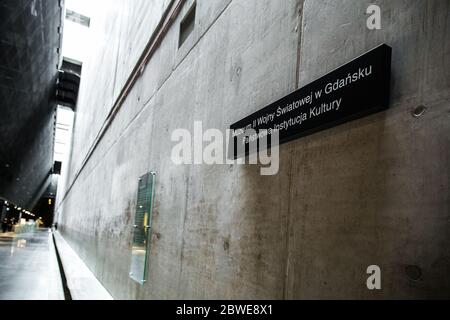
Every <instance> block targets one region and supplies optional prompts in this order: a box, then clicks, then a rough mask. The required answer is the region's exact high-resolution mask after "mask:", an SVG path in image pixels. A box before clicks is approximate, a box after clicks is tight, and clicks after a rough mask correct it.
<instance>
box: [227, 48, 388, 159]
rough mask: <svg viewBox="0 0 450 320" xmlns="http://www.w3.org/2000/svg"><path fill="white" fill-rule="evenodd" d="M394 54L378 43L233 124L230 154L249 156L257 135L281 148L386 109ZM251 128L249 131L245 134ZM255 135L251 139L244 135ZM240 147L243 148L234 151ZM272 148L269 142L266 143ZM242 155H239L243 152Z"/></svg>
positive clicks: (232, 155)
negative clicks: (275, 138) (275, 135)
mask: <svg viewBox="0 0 450 320" xmlns="http://www.w3.org/2000/svg"><path fill="white" fill-rule="evenodd" d="M391 54H392V49H391V47H389V46H388V45H386V44H382V45H380V46H378V47H376V48H375V49H372V50H370V51H369V52H367V53H365V54H363V55H361V56H360V57H358V58H356V59H354V60H352V61H351V62H349V63H347V64H345V65H343V66H341V67H339V68H337V69H335V70H334V71H332V72H330V73H328V74H326V75H325V76H323V77H321V78H319V79H317V80H315V81H313V82H311V83H310V84H308V85H306V86H304V87H302V88H300V89H298V90H296V91H294V92H292V93H291V94H289V95H287V96H285V97H284V98H281V99H280V100H278V101H276V102H274V103H272V104H270V105H268V106H267V107H265V108H263V109H261V110H259V111H257V112H255V113H253V114H252V115H250V116H248V117H246V118H244V119H242V120H240V121H238V122H236V123H234V124H233V125H231V127H230V129H231V134H232V137H231V139H233V140H234V148H231V149H230V151H232V150H234V153H231V154H230V156H231V158H234V159H236V158H239V157H242V156H243V155H244V154H240V152H239V151H238V150H245V153H246V154H249V153H252V152H253V151H256V150H252V149H251V146H252V145H254V144H252V143H251V142H254V141H257V142H258V141H259V139H260V137H262V135H261V132H264V133H265V135H266V136H270V135H271V134H272V133H273V132H274V130H276V131H277V132H278V134H279V139H280V141H279V142H280V144H283V143H286V142H288V141H291V140H294V139H297V138H300V137H304V136H307V135H310V134H312V133H315V132H317V131H320V130H324V129H328V128H331V127H334V126H337V125H339V124H342V123H344V122H348V121H351V120H354V119H357V118H361V117H364V116H367V115H370V114H373V113H376V112H379V111H382V110H386V109H387V108H389V95H390V75H391ZM249 129H253V130H254V131H253V130H249ZM249 131H251V132H256V135H255V134H254V136H253V137H252V136H251V134H249V133H248V132H249ZM238 144H241V146H242V145H244V148H242V147H241V148H237V146H238ZM268 146H270V139H268ZM241 153H242V152H241Z"/></svg>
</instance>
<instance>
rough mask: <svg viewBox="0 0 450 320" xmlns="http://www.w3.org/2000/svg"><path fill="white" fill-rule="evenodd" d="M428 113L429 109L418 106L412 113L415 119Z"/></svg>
mask: <svg viewBox="0 0 450 320" xmlns="http://www.w3.org/2000/svg"><path fill="white" fill-rule="evenodd" d="M426 111H427V108H426V107H425V106H418V107H417V108H415V109H414V110H413V112H412V115H413V117H415V118H419V117H421V116H423V115H424V113H425V112H426Z"/></svg>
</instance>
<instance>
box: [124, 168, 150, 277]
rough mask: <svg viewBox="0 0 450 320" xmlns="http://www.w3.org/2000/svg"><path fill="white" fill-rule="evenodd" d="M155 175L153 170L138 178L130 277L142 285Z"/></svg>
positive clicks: (145, 274)
mask: <svg viewBox="0 0 450 320" xmlns="http://www.w3.org/2000/svg"><path fill="white" fill-rule="evenodd" d="M155 176H156V174H155V173H154V172H149V173H147V174H146V175H144V176H142V177H141V178H139V184H138V195H137V203H136V215H135V218H134V226H133V227H134V228H133V244H132V253H131V267H130V277H131V278H132V279H133V280H135V281H137V282H139V283H140V284H142V285H143V284H144V283H145V280H146V278H147V259H148V254H149V252H148V251H149V248H148V242H149V241H150V239H151V238H150V234H151V226H152V205H153V189H154V185H155Z"/></svg>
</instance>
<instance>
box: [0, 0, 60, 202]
mask: <svg viewBox="0 0 450 320" xmlns="http://www.w3.org/2000/svg"><path fill="white" fill-rule="evenodd" d="M60 24H61V8H60V6H59V1H57V0H50V1H43V0H40V1H37V0H21V1H8V0H1V1H0V196H1V197H4V198H5V199H8V200H10V201H12V202H15V203H17V204H19V205H21V206H24V207H31V206H32V205H33V203H32V202H33V199H34V198H36V196H37V193H39V190H40V189H41V188H42V186H43V185H45V183H46V179H47V177H48V174H49V172H50V170H51V168H52V161H53V131H54V130H53V127H54V111H55V107H56V102H55V100H54V95H55V93H54V92H55V82H56V76H57V65H58V51H57V48H58V47H59V44H60V35H59V33H58V27H59V26H60Z"/></svg>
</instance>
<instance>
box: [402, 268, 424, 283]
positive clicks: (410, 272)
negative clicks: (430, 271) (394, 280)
mask: <svg viewBox="0 0 450 320" xmlns="http://www.w3.org/2000/svg"><path fill="white" fill-rule="evenodd" d="M405 273H406V275H407V276H408V278H409V279H411V280H413V281H419V280H420V279H421V278H422V269H420V267H418V266H412V265H410V266H406V267H405Z"/></svg>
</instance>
